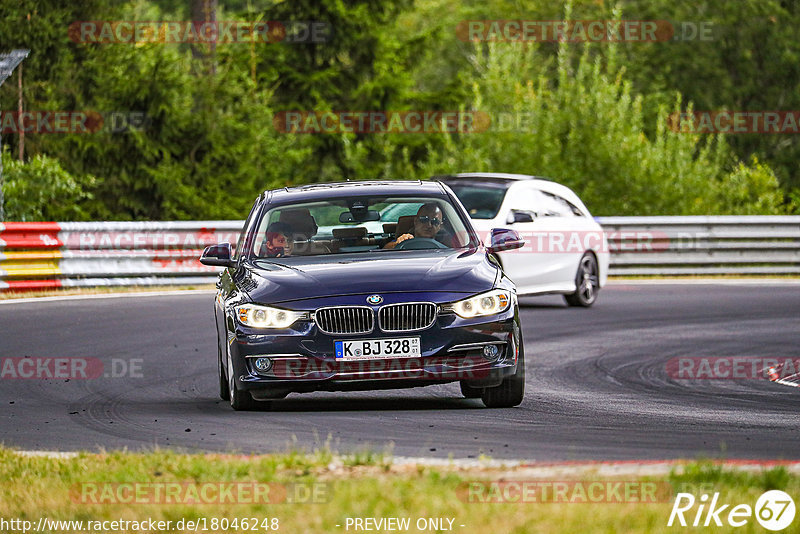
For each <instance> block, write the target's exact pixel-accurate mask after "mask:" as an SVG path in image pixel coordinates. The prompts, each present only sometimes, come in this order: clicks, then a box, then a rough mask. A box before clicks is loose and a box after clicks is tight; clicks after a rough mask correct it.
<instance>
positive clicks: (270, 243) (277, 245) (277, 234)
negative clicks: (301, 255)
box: [259, 222, 294, 258]
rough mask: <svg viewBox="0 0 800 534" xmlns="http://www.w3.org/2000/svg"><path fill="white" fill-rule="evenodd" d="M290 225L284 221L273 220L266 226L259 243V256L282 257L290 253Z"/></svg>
mask: <svg viewBox="0 0 800 534" xmlns="http://www.w3.org/2000/svg"><path fill="white" fill-rule="evenodd" d="M293 246H294V242H293V240H292V227H291V226H289V225H288V224H286V223H282V222H274V223H272V224H270V225H269V226H268V227H267V235H266V236H265V237H264V243H263V244H262V245H261V253H260V254H259V256H266V257H267V258H284V257H286V256H291V255H292V247H293Z"/></svg>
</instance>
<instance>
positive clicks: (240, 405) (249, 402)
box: [227, 350, 258, 411]
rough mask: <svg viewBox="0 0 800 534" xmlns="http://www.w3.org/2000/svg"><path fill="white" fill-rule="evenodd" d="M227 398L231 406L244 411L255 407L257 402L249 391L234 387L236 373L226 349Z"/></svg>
mask: <svg viewBox="0 0 800 534" xmlns="http://www.w3.org/2000/svg"><path fill="white" fill-rule="evenodd" d="M227 375H228V393H229V395H228V398H229V400H230V403H231V408H233V409H234V410H236V411H246V410H253V409H255V408H256V407H257V406H258V404H257V403H256V401H254V400H253V396H252V395H250V392H249V391H243V390H240V389H239V388H238V387H236V373H235V372H234V371H233V360H232V358H231V352H230V350H228V373H227Z"/></svg>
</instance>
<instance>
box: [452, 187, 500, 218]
mask: <svg viewBox="0 0 800 534" xmlns="http://www.w3.org/2000/svg"><path fill="white" fill-rule="evenodd" d="M445 183H446V184H447V185H448V186H449V187H450V189H452V190H453V192H454V193H455V194H456V196H457V197H458V200H460V201H461V203H462V204H464V207H465V208H467V212H468V213H469V216H470V217H471V218H473V219H494V218H495V217H496V216H497V212H498V211H500V206H501V205H502V204H503V198H505V196H506V191H507V190H508V186H509V183H508V182H505V181H503V182H477V181H474V180H469V181H466V180H465V181H446V182H445Z"/></svg>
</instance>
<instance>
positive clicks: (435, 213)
mask: <svg viewBox="0 0 800 534" xmlns="http://www.w3.org/2000/svg"><path fill="white" fill-rule="evenodd" d="M442 222H444V217H443V215H442V210H441V209H440V208H439V205H438V204H436V203H435V202H428V203H427V204H423V205H422V206H420V208H419V210H418V211H417V216H416V217H414V228H413V230H412V233H407V234H403V235H401V236H399V237H398V238H397V239H395V240H394V241H390V242H388V243H386V245H385V246H384V247H383V248H386V249H393V248H395V247H396V246H397V245H399V244H400V243H402V242H403V241H406V240H408V239H414V238H415V237H423V238H426V239H436V234H437V233H438V232H439V229H440V228H441V227H442Z"/></svg>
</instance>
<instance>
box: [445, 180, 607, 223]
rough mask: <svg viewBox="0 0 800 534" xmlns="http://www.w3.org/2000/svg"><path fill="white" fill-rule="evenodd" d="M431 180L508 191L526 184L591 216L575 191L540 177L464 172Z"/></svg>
mask: <svg viewBox="0 0 800 534" xmlns="http://www.w3.org/2000/svg"><path fill="white" fill-rule="evenodd" d="M433 179H434V180H441V181H442V182H444V183H447V182H448V181H456V180H461V179H465V180H475V181H476V182H477V181H481V180H483V181H485V182H494V183H501V184H507V187H508V188H509V189H512V188H513V189H516V188H518V187H521V188H524V187H527V185H526V184H530V185H533V186H534V187H536V188H538V189H540V190H542V191H546V192H548V193H553V194H556V195H561V196H562V197H564V198H565V199H567V200H569V201H570V202H572V203H573V204H575V205H576V206H577V207H578V208H580V209H581V211H583V212H584V214H585V215H587V216H591V213H590V212H589V209H588V208H587V207H586V205H585V204H584V203H583V201H582V200H581V199H580V197H579V196H578V195H577V194H576V193H575V191H573V190H572V189H570V188H569V187H567V186H565V185H563V184H560V183H558V182H556V181H554V180H552V179H550V178H544V177H542V176H532V175H528V174H507V173H500V172H465V173H459V174H447V175H442V176H434V178H433Z"/></svg>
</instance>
